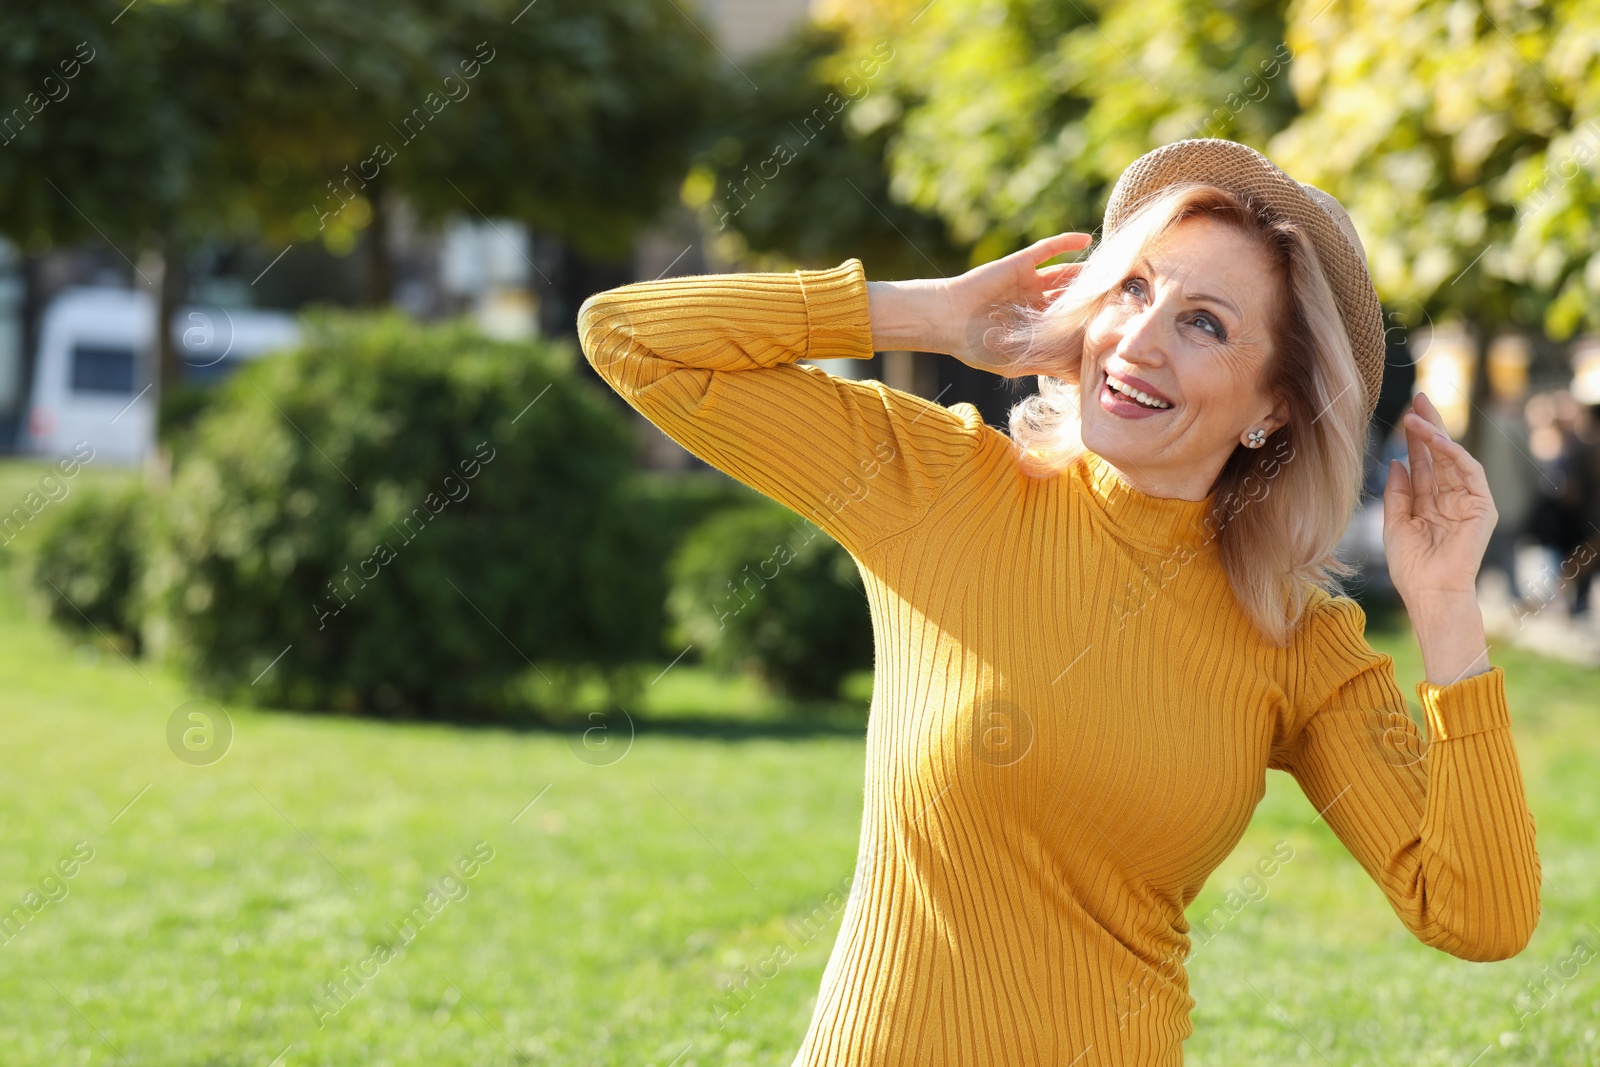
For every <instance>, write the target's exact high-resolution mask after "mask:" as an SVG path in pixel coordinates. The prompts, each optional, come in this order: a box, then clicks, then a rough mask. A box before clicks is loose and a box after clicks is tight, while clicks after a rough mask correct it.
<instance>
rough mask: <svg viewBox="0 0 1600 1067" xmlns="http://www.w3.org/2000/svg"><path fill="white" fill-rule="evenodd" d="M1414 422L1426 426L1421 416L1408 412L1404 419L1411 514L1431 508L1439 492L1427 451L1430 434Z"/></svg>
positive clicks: (1431, 461)
mask: <svg viewBox="0 0 1600 1067" xmlns="http://www.w3.org/2000/svg"><path fill="white" fill-rule="evenodd" d="M1414 420H1422V422H1423V424H1424V425H1428V423H1427V422H1426V420H1423V419H1422V416H1421V415H1417V414H1415V413H1414V412H1408V413H1407V417H1406V459H1407V464H1406V465H1407V467H1408V468H1409V471H1408V473H1409V474H1410V476H1411V509H1412V511H1413V512H1417V511H1421V510H1423V509H1425V508H1428V507H1431V506H1432V503H1433V496H1434V494H1435V493H1437V492H1438V490H1439V483H1438V482H1437V481H1436V480H1435V479H1434V475H1433V455H1432V453H1430V452H1429V451H1428V437H1430V436H1431V434H1430V432H1429V431H1427V430H1423V429H1421V428H1420V427H1419V426H1418V425H1417V422H1416V421H1414Z"/></svg>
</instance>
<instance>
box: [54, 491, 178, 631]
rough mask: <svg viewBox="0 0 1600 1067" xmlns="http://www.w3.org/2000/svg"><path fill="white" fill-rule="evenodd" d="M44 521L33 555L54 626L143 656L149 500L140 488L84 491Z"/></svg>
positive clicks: (76, 494) (63, 504) (61, 505)
mask: <svg viewBox="0 0 1600 1067" xmlns="http://www.w3.org/2000/svg"><path fill="white" fill-rule="evenodd" d="M58 506H59V507H60V508H61V509H62V510H61V511H60V512H59V513H58V514H56V515H54V516H52V517H51V518H50V519H49V520H48V522H47V523H46V524H45V528H44V531H43V532H42V535H41V537H40V540H39V545H38V549H37V551H36V554H35V555H34V558H33V567H32V579H33V585H34V588H35V590H36V591H37V592H38V593H39V594H40V595H41V596H43V598H44V601H45V603H46V604H47V605H48V610H49V614H50V618H51V620H52V621H54V622H56V623H58V624H60V625H62V626H64V627H67V628H69V629H72V630H83V631H93V632H96V633H99V634H100V635H102V636H104V637H108V638H110V639H112V640H113V641H115V642H116V643H117V644H119V645H121V646H123V647H126V648H128V649H129V650H130V651H134V652H137V651H138V648H139V614H140V604H139V599H138V598H139V583H140V574H141V572H142V563H143V554H144V542H145V536H146V530H147V527H148V525H149V514H150V498H149V496H148V495H147V494H146V493H145V491H144V490H143V489H142V488H141V487H140V486H139V485H138V484H137V483H135V484H130V485H125V486H116V487H102V486H96V485H86V486H83V487H82V488H80V489H79V490H78V492H77V493H75V494H74V495H73V497H72V499H70V500H68V501H65V502H63V503H62V504H60V505H58Z"/></svg>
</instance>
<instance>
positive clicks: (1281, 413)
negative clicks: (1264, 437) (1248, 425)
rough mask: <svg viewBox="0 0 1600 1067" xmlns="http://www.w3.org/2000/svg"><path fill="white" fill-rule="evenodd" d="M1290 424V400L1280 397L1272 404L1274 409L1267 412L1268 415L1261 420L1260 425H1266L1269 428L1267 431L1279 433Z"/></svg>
mask: <svg viewBox="0 0 1600 1067" xmlns="http://www.w3.org/2000/svg"><path fill="white" fill-rule="evenodd" d="M1288 424H1289V402H1288V401H1287V400H1284V399H1282V398H1281V397H1280V398H1279V399H1278V400H1277V401H1276V402H1275V403H1274V404H1273V405H1272V410H1271V411H1269V412H1268V413H1267V415H1266V417H1265V418H1264V419H1262V420H1261V422H1260V424H1259V425H1262V426H1265V427H1266V428H1267V433H1268V434H1269V435H1270V434H1274V433H1277V432H1278V431H1279V430H1280V429H1282V428H1283V427H1285V426H1287V425H1288Z"/></svg>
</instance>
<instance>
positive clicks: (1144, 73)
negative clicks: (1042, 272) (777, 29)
mask: <svg viewBox="0 0 1600 1067" xmlns="http://www.w3.org/2000/svg"><path fill="white" fill-rule="evenodd" d="M1282 8H1283V4H1282V0H1235V2H1233V3H1227V4H1220V5H1219V4H1203V3H1198V2H1196V0H1154V2H1144V3H1108V4H1093V5H1079V4H1061V3H1058V2H1056V0H1024V2H1013V0H941V2H940V3H937V4H932V5H927V4H925V3H923V2H910V0H870V2H865V3H860V4H854V5H851V6H850V7H849V8H848V9H844V10H847V11H848V14H847V16H846V17H847V18H848V19H849V24H850V41H851V44H850V46H849V48H848V50H847V53H846V56H847V59H859V58H861V57H864V56H866V55H870V54H871V51H872V49H874V48H876V47H878V45H879V43H880V42H882V41H890V42H892V43H893V47H894V50H895V54H896V58H895V59H894V61H893V62H892V63H889V64H887V65H886V67H885V85H884V86H883V88H884V91H886V92H890V93H893V94H894V95H895V96H896V97H898V98H900V99H903V100H905V101H907V102H908V104H907V110H906V114H905V115H904V116H903V118H901V120H900V126H899V129H898V131H897V132H896V133H895V135H894V137H893V138H892V140H891V143H890V147H889V163H890V168H891V173H892V181H891V188H892V189H893V191H894V193H895V195H896V197H897V198H898V199H900V200H902V201H905V202H906V203H908V204H910V205H911V206H913V207H915V208H918V209H920V210H922V211H926V212H929V213H932V214H935V215H937V216H938V217H940V218H942V219H943V220H944V221H945V222H946V223H947V224H948V226H949V228H950V232H951V234H952V236H953V237H954V239H955V240H957V241H959V242H962V243H968V244H972V245H973V246H974V247H973V253H972V255H973V260H974V261H975V262H983V261H987V260H988V259H991V258H994V257H995V256H997V255H1001V254H1004V253H1005V252H1009V251H1010V250H1012V249H1013V248H1016V247H1018V246H1019V245H1021V244H1023V243H1025V242H1027V241H1030V240H1037V239H1039V238H1042V237H1047V236H1049V235H1051V234H1053V233H1058V232H1061V231H1063V230H1069V229H1082V230H1090V229H1093V228H1095V227H1096V226H1097V225H1098V224H1099V221H1100V214H1101V207H1102V205H1103V204H1104V202H1105V198H1106V196H1107V194H1108V193H1109V192H1110V187H1111V185H1112V183H1114V182H1115V181H1116V179H1117V177H1118V175H1120V174H1121V173H1122V170H1123V168H1125V167H1126V166H1127V165H1128V164H1129V163H1131V162H1132V161H1133V160H1134V159H1135V158H1136V157H1138V156H1139V155H1141V154H1142V153H1144V152H1146V151H1148V150H1150V149H1152V148H1155V147H1156V146H1158V145H1161V144H1165V143H1167V142H1169V141H1174V140H1179V139H1181V138H1184V137H1199V136H1221V137H1231V138H1233V139H1235V140H1243V141H1248V142H1253V143H1260V142H1261V141H1263V140H1264V139H1265V137H1266V136H1268V135H1270V134H1271V133H1272V132H1274V131H1276V130H1277V129H1279V128H1281V127H1282V126H1283V124H1284V123H1285V122H1287V121H1288V120H1289V118H1290V117H1291V116H1292V115H1293V114H1294V111H1295V104H1294V99H1293V97H1292V95H1291V94H1290V93H1289V92H1288V90H1287V86H1286V84H1285V82H1284V69H1283V68H1284V64H1283V63H1282V62H1281V53H1280V52H1279V51H1278V50H1279V48H1280V46H1281V45H1282V43H1283V11H1282Z"/></svg>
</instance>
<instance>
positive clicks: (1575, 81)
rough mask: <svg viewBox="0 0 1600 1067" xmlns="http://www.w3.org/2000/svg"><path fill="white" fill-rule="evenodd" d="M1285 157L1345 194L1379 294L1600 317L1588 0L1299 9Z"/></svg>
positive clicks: (1427, 308) (1551, 328)
mask: <svg viewBox="0 0 1600 1067" xmlns="http://www.w3.org/2000/svg"><path fill="white" fill-rule="evenodd" d="M1289 32H1290V41H1291V43H1292V44H1293V45H1294V48H1295V50H1296V57H1297V58H1296V69H1295V76H1294V81H1295V89H1296V92H1297V93H1298V94H1299V95H1300V96H1301V98H1302V99H1303V100H1304V101H1305V106H1306V110H1305V113H1304V114H1303V115H1302V116H1301V117H1300V119H1299V120H1297V121H1296V122H1295V124H1294V125H1293V126H1292V127H1291V128H1290V129H1288V130H1286V131H1285V132H1284V133H1283V134H1282V135H1281V136H1280V137H1279V138H1278V139H1277V140H1275V141H1274V142H1273V151H1274V153H1275V154H1276V155H1277V156H1278V157H1279V158H1281V160H1282V162H1283V163H1284V165H1285V166H1287V167H1290V168H1293V169H1294V170H1295V171H1297V172H1298V173H1300V174H1303V175H1305V179H1304V180H1307V181H1311V182H1314V183H1316V184H1319V185H1322V186H1323V187H1324V188H1326V189H1327V190H1328V191H1329V192H1331V193H1333V194H1334V195H1336V196H1339V197H1341V198H1342V199H1344V200H1345V202H1346V204H1347V206H1348V207H1349V209H1350V213H1351V216H1352V217H1353V218H1354V219H1355V221H1356V224H1357V226H1358V228H1359V229H1360V230H1361V232H1362V234H1363V236H1364V237H1365V238H1366V240H1367V254H1368V259H1369V260H1370V262H1371V265H1372V270H1373V275H1374V280H1375V281H1376V282H1377V284H1378V287H1379V291H1380V293H1381V294H1382V295H1383V296H1384V297H1385V298H1386V299H1391V300H1398V301H1400V302H1402V303H1403V304H1406V305H1409V307H1410V308H1412V309H1414V310H1413V311H1412V314H1411V315H1410V316H1409V317H1411V318H1413V319H1420V318H1421V313H1422V312H1426V313H1427V314H1428V315H1429V316H1433V317H1438V316H1440V315H1444V314H1459V315H1462V316H1464V317H1467V318H1469V319H1473V320H1475V321H1477V322H1479V323H1482V324H1484V325H1485V326H1487V327H1488V330H1487V331H1486V332H1487V333H1492V332H1493V331H1494V328H1495V327H1498V326H1501V325H1509V324H1516V325H1520V326H1522V327H1525V328H1529V329H1535V330H1537V329H1541V328H1543V329H1544V330H1545V331H1546V332H1547V333H1549V334H1550V335H1551V336H1552V337H1555V338H1563V337H1566V336H1568V335H1569V334H1571V333H1572V332H1573V331H1574V330H1575V329H1577V328H1579V327H1581V326H1584V325H1588V326H1591V327H1593V326H1600V311H1597V310H1596V308H1597V307H1600V304H1597V302H1596V300H1595V296H1596V295H1597V294H1600V271H1597V270H1596V269H1593V268H1592V267H1591V263H1592V262H1593V260H1594V256H1595V255H1596V254H1597V253H1600V234H1597V232H1596V230H1595V227H1594V225H1593V218H1594V213H1595V208H1596V205H1597V204H1600V183H1597V182H1596V180H1595V177H1594V173H1595V171H1594V162H1595V160H1596V159H1597V157H1600V57H1597V56H1596V54H1595V51H1594V48H1593V42H1594V40H1595V35H1596V33H1597V32H1600V21H1597V12H1596V10H1595V8H1594V5H1592V4H1587V3H1577V2H1567V3H1556V4H1533V5H1530V4H1516V3H1506V2H1498V3H1487V4H1484V5H1483V6H1481V7H1474V6H1471V5H1459V4H1455V5H1450V4H1439V3H1419V2H1417V0H1365V2H1362V3H1357V4H1353V5H1351V4H1344V5H1334V6H1333V7H1332V8H1331V9H1329V10H1327V12H1326V13H1325V14H1324V13H1323V12H1322V5H1320V4H1316V3H1303V4H1298V5H1296V6H1295V8H1294V14H1293V16H1292V18H1291V23H1290V31H1289Z"/></svg>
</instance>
